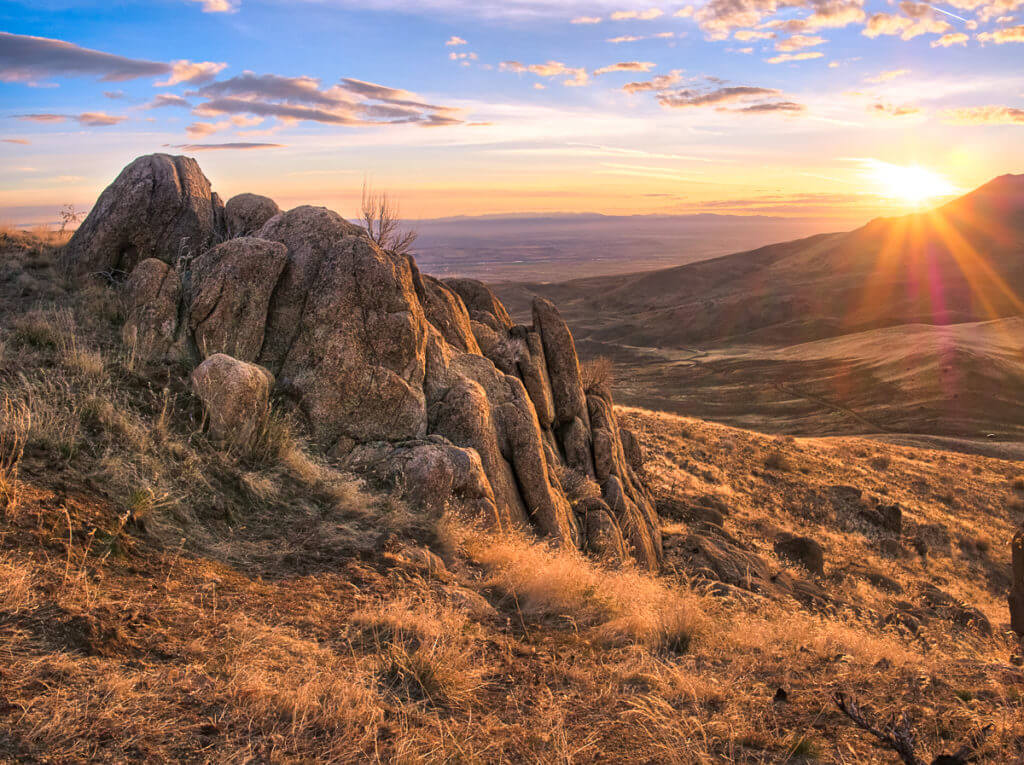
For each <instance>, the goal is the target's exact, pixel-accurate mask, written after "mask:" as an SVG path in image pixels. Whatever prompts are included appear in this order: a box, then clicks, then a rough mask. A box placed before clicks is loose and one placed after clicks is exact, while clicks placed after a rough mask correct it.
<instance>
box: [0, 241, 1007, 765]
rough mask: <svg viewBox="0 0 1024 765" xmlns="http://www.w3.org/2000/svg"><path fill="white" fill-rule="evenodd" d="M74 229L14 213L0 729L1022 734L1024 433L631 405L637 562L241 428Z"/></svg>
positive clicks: (801, 754) (610, 754) (324, 740)
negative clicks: (926, 436)
mask: <svg viewBox="0 0 1024 765" xmlns="http://www.w3.org/2000/svg"><path fill="white" fill-rule="evenodd" d="M58 259H59V251H58V250H56V249H55V247H54V246H52V245H51V244H48V243H45V242H39V241H36V240H33V239H31V238H26V237H23V236H14V237H11V236H5V237H4V238H3V240H2V255H0V298H2V300H0V371H2V374H0V400H2V401H3V402H5V404H4V410H3V416H2V418H0V423H2V426H3V427H2V428H0V435H2V438H0V443H2V444H3V452H2V454H3V458H4V461H3V465H4V471H3V474H2V477H3V491H4V494H3V509H2V510H0V582H2V586H0V649H2V651H3V653H4V655H5V656H6V657H8V660H7V661H5V662H4V663H3V664H2V666H0V681H2V684H0V694H2V695H0V721H2V722H0V731H2V733H0V757H2V758H4V759H9V760H12V761H76V760H77V761H100V762H124V761H161V760H164V761H167V760H175V761H190V762H210V761H214V762H227V761H238V760H256V761H274V762H298V761H309V760H312V759H316V760H324V761H335V762H356V761H366V760H370V761H388V762H390V761H416V760H428V761H455V760H458V761H466V760H469V761H489V762H516V761H523V760H531V761H545V762H547V761H570V760H571V761H583V762H590V761H595V762H596V761H608V760H620V761H623V760H625V761H664V762H687V763H688V762H696V761H716V760H718V761H720V760H723V759H724V760H730V761H737V762H750V763H769V762H772V763H774V762H780V761H791V762H849V763H853V762H857V763H876V762H877V763H888V762H892V761H894V757H895V755H894V754H893V752H892V751H891V750H889V749H887V748H886V747H884V746H882V745H880V744H879V743H878V742H877V741H876V740H875V739H873V738H872V737H871V736H870V735H869V734H867V733H865V732H864V731H862V730H860V729H858V728H857V727H856V726H855V725H853V724H852V723H851V722H850V720H849V719H847V718H846V717H845V716H844V715H843V714H842V713H840V711H839V710H838V709H837V708H836V706H835V703H834V701H833V695H834V694H835V693H837V692H841V693H845V694H849V695H850V696H851V697H852V698H854V699H856V700H857V701H858V702H859V703H860V704H861V705H862V706H863V707H864V709H865V710H866V714H867V715H868V717H869V719H870V720H875V721H876V722H877V723H878V724H880V725H884V724H885V722H886V721H887V720H888V719H889V717H890V716H892V715H896V714H899V715H903V714H905V715H907V716H908V720H909V724H910V725H912V727H913V728H914V730H915V732H916V734H917V737H918V752H919V754H920V756H922V757H928V756H930V755H934V754H937V753H939V752H952V751H954V750H955V749H957V748H958V747H959V746H960V744H961V743H962V742H964V741H967V740H968V739H971V738H973V737H976V736H977V737H978V739H979V740H981V743H980V744H978V746H979V748H980V756H981V758H982V759H983V760H988V761H1009V760H1015V759H1018V758H1020V757H1021V756H1022V755H1024V730H1022V729H1021V727H1020V720H1021V719H1022V714H1024V671H1022V670H1021V669H1020V668H1019V667H1018V666H1016V665H1015V664H1013V663H1010V662H1008V659H1009V658H1010V656H1011V654H1013V653H1014V651H1015V650H1016V641H1015V640H1014V639H1013V638H1012V637H1011V633H1009V631H1008V625H1007V617H1008V614H1007V609H1006V593H1007V590H1008V589H1009V587H1010V573H1009V572H1010V563H1009V539H1010V537H1011V535H1012V533H1013V529H1014V528H1016V527H1017V526H1019V524H1020V523H1021V522H1022V521H1024V477H1021V476H1020V475H1019V473H1020V466H1019V464H1018V463H1015V462H1011V461H1006V460H1000V459H992V458H986V457H981V456H971V455H963V456H960V455H951V454H949V453H947V452H942V451H934V450H928V449H921V448H910V447H900V446H892V445H887V444H882V443H878V442H875V441H870V440H862V439H858V438H833V439H792V438H776V437H772V436H766V435H762V434H759V433H756V432H752V431H749V430H740V429H733V428H729V427H725V426H721V425H716V424H713V423H708V422H703V421H699V420H694V419H689V418H681V417H676V416H673V415H668V414H656V413H651V412H647V411H643V410H638V409H620V410H619V412H618V414H619V418H620V420H621V421H622V423H623V426H624V427H625V426H626V425H628V426H629V427H630V428H631V429H632V431H633V432H635V433H636V434H637V437H638V439H639V442H640V446H641V447H642V448H643V450H644V451H645V453H646V457H645V458H642V469H643V472H644V480H645V481H646V483H647V485H648V486H650V489H651V491H652V493H653V495H654V496H655V497H656V500H657V509H658V513H659V515H660V527H661V528H660V531H661V535H662V538H663V540H664V550H665V553H664V554H665V558H664V565H663V567H662V573H660V574H657V575H655V574H651V573H644V572H642V571H641V570H640V569H638V568H636V567H634V566H632V565H623V564H622V563H621V562H617V561H615V560H611V559H606V560H603V561H602V560H600V559H596V558H594V557H587V556H584V555H581V554H580V553H578V552H577V551H575V550H574V549H572V548H571V547H566V546H561V547H556V546H552V545H548V544H545V543H543V542H540V541H538V540H537V539H536V538H535V537H533V536H530V535H522V534H519V533H511V534H508V535H498V534H494V533H493V532H491V531H488V530H486V529H480V528H478V527H475V526H474V525H473V524H472V523H471V522H468V521H467V519H466V517H465V516H460V515H459V514H457V513H450V512H436V511H429V510H427V509H426V508H425V507H422V506H417V505H413V504H410V503H409V502H408V501H407V500H406V499H404V498H403V496H401V492H400V491H387V490H382V489H380V488H373V487H371V486H369V485H368V484H367V482H366V481H365V480H361V479H360V478H359V477H357V476H355V475H353V474H352V473H351V472H349V471H348V470H347V469H345V468H344V467H342V465H341V463H340V461H339V460H337V459H334V458H332V457H330V456H329V455H325V454H324V453H323V452H321V451H320V450H318V449H317V448H316V447H315V445H314V444H313V442H312V441H311V439H310V434H309V433H308V432H307V430H306V429H305V427H304V426H303V425H302V423H301V422H300V421H299V420H294V419H291V418H284V419H281V420H275V422H277V423H278V425H277V426H275V428H274V429H272V430H270V431H267V432H265V433H264V435H263V436H261V441H260V448H259V449H258V450H255V451H249V452H238V451H237V450H233V449H227V448H225V447H224V446H222V445H220V444H218V443H217V442H216V440H215V439H214V438H213V437H212V436H211V435H210V434H209V433H208V432H206V430H205V428H204V415H203V407H202V404H201V402H200V401H199V400H198V398H197V397H196V396H195V395H194V394H193V393H192V392H191V390H190V389H189V388H188V386H187V385H185V384H183V379H184V378H182V377H181V375H180V370H179V369H178V367H176V366H175V363H171V364H146V363H142V362H141V361H140V360H139V358H138V357H137V355H136V353H135V351H134V349H133V348H132V347H131V346H126V345H125V344H124V343H123V342H122V339H121V327H122V324H123V323H124V321H125V318H126V310H127V308H128V307H129V306H127V305H126V303H125V302H124V293H123V291H122V288H121V287H118V286H116V285H115V286H111V285H98V284H97V285H92V286H88V287H87V288H84V289H83V287H82V285H80V284H78V283H75V282H69V281H67V280H65V279H63V278H62V277H61V276H60V270H59V268H58V267H57V263H58ZM286 403H287V401H286V400H285V399H280V400H277V401H276V403H275V406H282V407H283V406H285V405H286ZM282 411H285V410H282ZM19 445H20V446H23V451H22V450H21V449H19ZM19 457H20V459H19ZM893 508H896V509H895V510H894V509H893ZM790 535H798V537H801V538H803V537H806V538H809V539H812V540H814V541H816V542H817V543H819V544H820V546H821V558H820V559H817V558H815V556H814V555H810V556H808V555H807V554H806V549H810V550H812V551H813V549H815V548H814V547H813V546H811V547H810V548H806V547H798V548H797V549H798V550H800V549H802V550H804V551H805V552H804V553H800V552H797V551H795V550H794V551H791V552H787V550H788V549H789V548H787V547H786V546H785V545H786V543H787V540H790V539H791V536H790ZM800 561H802V563H801V562H800ZM819 565H820V568H819ZM987 725H991V726H993V727H992V729H991V730H990V731H988V732H987V733H985V735H979V733H980V731H982V729H983V726H987ZM926 761H927V760H926Z"/></svg>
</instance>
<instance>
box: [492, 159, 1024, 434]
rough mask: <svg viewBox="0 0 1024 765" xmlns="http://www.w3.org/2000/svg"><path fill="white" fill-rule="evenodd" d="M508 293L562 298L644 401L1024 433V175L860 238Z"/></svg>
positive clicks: (821, 420)
mask: <svg viewBox="0 0 1024 765" xmlns="http://www.w3.org/2000/svg"><path fill="white" fill-rule="evenodd" d="M499 292H500V293H501V297H502V298H503V299H504V301H505V303H506V304H507V305H508V306H509V307H510V309H511V310H512V311H513V312H514V313H519V312H521V311H522V308H523V306H524V305H525V301H526V299H527V298H530V297H532V296H533V295H535V294H540V295H544V296H545V297H548V298H550V299H552V300H556V301H557V302H558V303H559V305H560V306H562V311H563V314H564V315H565V316H566V317H567V319H568V320H569V322H570V324H571V325H572V326H573V329H574V331H575V332H576V334H577V337H579V338H581V341H580V345H581V350H582V352H583V353H584V355H589V356H596V355H605V356H608V357H610V358H612V359H613V360H614V361H616V363H617V365H618V367H619V375H620V389H621V390H622V392H623V394H624V396H625V398H626V400H629V401H632V402H634V403H637V404H638V405H645V406H651V407H655V408H660V409H666V410H670V411H675V412H679V413H683V414H690V415H696V416H702V417H703V416H707V417H713V418H716V419H720V420H722V421H725V422H729V423H732V424H742V425H745V426H751V427H759V428H767V429H771V430H777V431H784V432H794V433H804V434H816V435H823V434H829V433H834V432H849V431H853V432H859V433H892V432H895V433H923V434H930V435H943V436H957V437H965V438H969V439H976V438H986V437H988V436H989V435H990V434H992V435H994V436H996V437H997V439H998V438H1000V437H1002V438H1006V439H1013V438H1016V437H1017V436H1019V435H1020V434H1021V433H1022V432H1024V407H1020V406H1019V405H1017V404H1016V403H1014V401H1013V397H1012V396H1008V395H1007V394H1008V393H1009V392H1010V391H1013V390H1019V389H1020V388H1021V386H1022V385H1024V355H1022V352H1021V347H1020V343H1019V340H1018V338H1019V336H1020V327H1019V321H1017V320H1014V319H1013V318H1012V317H1016V316H1018V315H1019V314H1021V313H1022V312H1024V302H1022V300H1021V298H1020V297H1019V295H1021V294H1022V292H1024V175H1005V176H1001V177H999V178H996V179H995V180H993V181H991V182H990V183H988V184H986V185H984V186H982V187H980V188H979V189H977V190H975V191H973V192H971V193H970V194H967V195H966V196H964V197H961V198H959V199H957V200H954V201H953V202H950V203H949V204H947V205H945V206H943V207H940V208H937V209H935V210H932V211H929V212H923V213H917V214H913V215H908V216H904V217H899V218H880V219H877V220H874V221H872V222H871V223H869V224H867V225H866V226H864V227H862V228H860V229H857V230H855V231H851V232H848V233H840V234H823V235H818V236H812V237H809V238H806V239H800V240H796V241H792V242H785V243H781V244H774V245H769V246H767V247H761V248H759V249H756V250H751V251H749V252H743V253H737V254H734V255H729V256H725V257H721V258H715V259H713V260H706V261H702V262H699V263H692V264H688V265H684V266H680V267H677V268H671V269H664V270H659V271H650V272H645V273H638V274H633V275H630V276H620V277H615V278H594V279H584V280H576V281H570V282H563V283H558V284H537V283H533V284H518V285H509V286H499ZM943 328H949V329H943ZM989 440H991V439H989Z"/></svg>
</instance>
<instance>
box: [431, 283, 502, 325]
mask: <svg viewBox="0 0 1024 765" xmlns="http://www.w3.org/2000/svg"><path fill="white" fill-rule="evenodd" d="M445 284H447V285H448V286H449V287H451V288H452V289H453V290H455V292H457V293H458V295H459V297H461V298H462V302H463V303H465V304H466V308H467V309H468V310H469V317H470V318H471V319H473V321H478V322H480V323H481V324H486V325H487V326H489V327H490V328H491V329H493V330H495V331H497V332H502V333H504V332H507V331H508V330H510V329H511V328H512V317H511V316H509V315H508V311H507V310H506V309H505V306H504V305H502V302H501V301H500V300H498V296H497V295H495V294H494V292H492V291H491V288H490V287H488V286H487V285H486V284H484V283H483V282H481V281H477V280H476V279H445Z"/></svg>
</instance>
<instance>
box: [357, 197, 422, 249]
mask: <svg viewBox="0 0 1024 765" xmlns="http://www.w3.org/2000/svg"><path fill="white" fill-rule="evenodd" d="M360 222H361V223H362V224H363V227H364V228H365V229H366V231H367V233H369V235H370V239H372V240H373V241H374V242H375V243H376V244H377V246H378V247H380V248H381V249H383V250H388V251H390V252H394V253H397V254H399V255H404V254H405V253H407V252H409V250H410V249H412V245H413V242H415V241H416V232H415V231H412V230H409V229H405V228H402V221H401V218H400V217H399V209H398V203H397V202H395V201H394V200H393V199H392V198H391V197H390V196H389V195H388V193H387V192H386V191H375V190H374V189H373V188H372V187H371V186H370V185H369V184H368V183H366V182H365V181H364V182H363V195H362V204H361V206H360Z"/></svg>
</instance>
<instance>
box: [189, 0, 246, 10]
mask: <svg viewBox="0 0 1024 765" xmlns="http://www.w3.org/2000/svg"><path fill="white" fill-rule="evenodd" d="M189 1H190V2H193V3H200V4H201V5H202V6H203V13H234V12H235V11H237V10H238V6H239V5H240V4H241V0H189Z"/></svg>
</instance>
